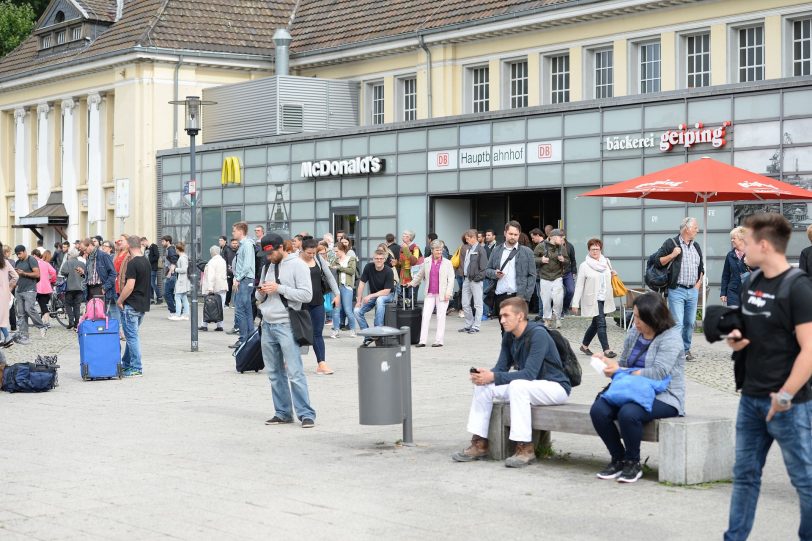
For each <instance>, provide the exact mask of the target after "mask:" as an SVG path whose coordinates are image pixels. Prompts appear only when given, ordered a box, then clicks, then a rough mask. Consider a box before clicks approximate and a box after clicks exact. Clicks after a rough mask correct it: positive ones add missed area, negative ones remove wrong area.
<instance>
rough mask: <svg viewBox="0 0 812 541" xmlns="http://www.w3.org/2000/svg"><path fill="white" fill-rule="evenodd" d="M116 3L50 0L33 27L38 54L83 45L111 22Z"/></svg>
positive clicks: (76, 47) (113, 0)
mask: <svg viewBox="0 0 812 541" xmlns="http://www.w3.org/2000/svg"><path fill="white" fill-rule="evenodd" d="M116 4H117V2H116V1H115V0H111V2H105V1H99V0H94V1H93V2H88V1H87V0H54V1H53V2H51V4H50V5H49V6H48V8H47V9H46V10H45V13H43V15H42V16H41V17H40V19H39V21H37V25H36V28H35V29H34V35H35V36H37V40H38V54H39V55H48V54H54V53H59V52H63V51H67V50H72V49H80V48H82V47H84V46H85V45H87V44H88V43H89V42H91V41H93V40H94V39H96V37H97V36H98V35H99V34H101V33H102V32H104V31H105V30H106V29H107V28H108V27H109V26H110V24H111V23H113V22H114V21H115V14H116V11H115V9H116ZM94 8H95V9H94ZM108 8H109V9H108ZM111 10H112V13H111Z"/></svg>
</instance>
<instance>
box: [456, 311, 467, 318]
mask: <svg viewBox="0 0 812 541" xmlns="http://www.w3.org/2000/svg"><path fill="white" fill-rule="evenodd" d="M457 317H460V318H463V317H465V312H463V311H462V310H460V313H459V314H458V315H457Z"/></svg>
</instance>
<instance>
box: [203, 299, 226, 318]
mask: <svg viewBox="0 0 812 541" xmlns="http://www.w3.org/2000/svg"><path fill="white" fill-rule="evenodd" d="M221 321H223V299H222V298H221V297H220V294H219V293H209V294H208V295H206V298H205V299H204V300H203V323H220V322H221Z"/></svg>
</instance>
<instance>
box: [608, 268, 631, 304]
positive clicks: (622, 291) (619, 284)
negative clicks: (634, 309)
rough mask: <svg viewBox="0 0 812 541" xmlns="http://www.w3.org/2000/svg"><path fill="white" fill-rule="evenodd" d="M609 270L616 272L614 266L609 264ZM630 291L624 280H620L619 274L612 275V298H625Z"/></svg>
mask: <svg viewBox="0 0 812 541" xmlns="http://www.w3.org/2000/svg"><path fill="white" fill-rule="evenodd" d="M607 261H608V260H607ZM609 269H610V270H612V271H614V270H615V269H613V268H612V264H611V263H610V264H609ZM628 292H629V290H628V289H627V288H626V284H624V283H623V280H621V279H620V276H618V275H617V274H613V275H612V296H613V297H625V296H626V293H628Z"/></svg>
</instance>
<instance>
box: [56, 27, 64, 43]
mask: <svg viewBox="0 0 812 541" xmlns="http://www.w3.org/2000/svg"><path fill="white" fill-rule="evenodd" d="M63 43H65V31H64V30H60V31H59V32H57V33H56V44H57V45H62V44H63Z"/></svg>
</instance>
